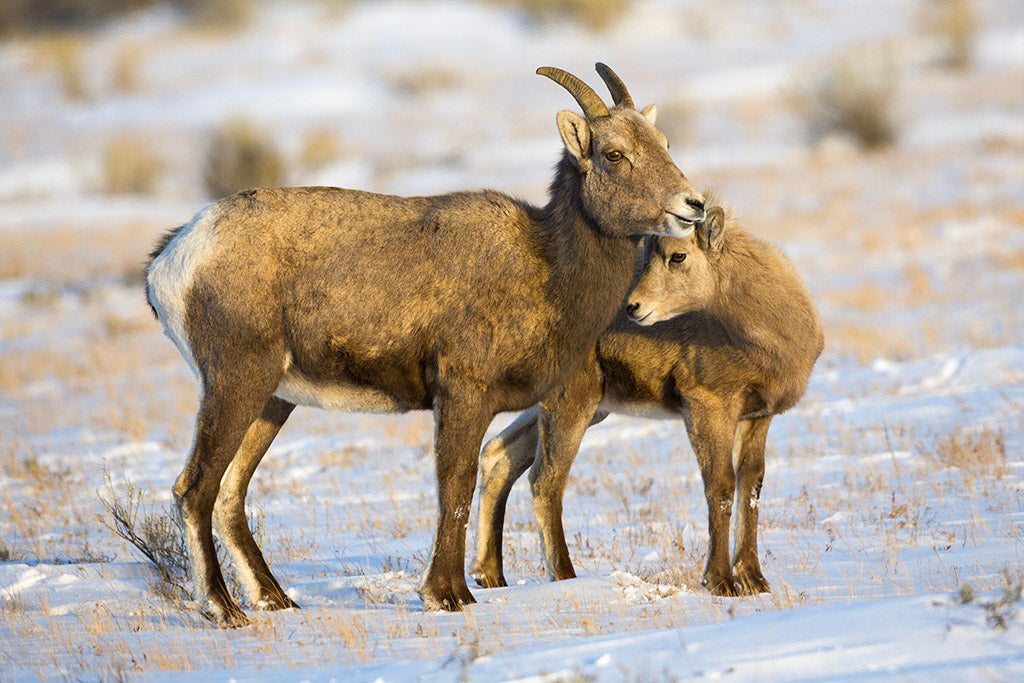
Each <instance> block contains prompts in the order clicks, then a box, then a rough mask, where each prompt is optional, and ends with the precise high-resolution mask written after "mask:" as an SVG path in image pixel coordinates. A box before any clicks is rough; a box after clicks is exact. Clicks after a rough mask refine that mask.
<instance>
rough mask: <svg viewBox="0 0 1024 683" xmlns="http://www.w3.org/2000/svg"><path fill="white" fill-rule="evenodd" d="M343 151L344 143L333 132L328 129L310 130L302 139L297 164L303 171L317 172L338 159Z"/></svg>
mask: <svg viewBox="0 0 1024 683" xmlns="http://www.w3.org/2000/svg"><path fill="white" fill-rule="evenodd" d="M344 151H345V143H344V142H343V141H342V139H341V137H340V136H339V135H338V134H337V133H335V132H334V131H333V130H330V129H329V128H319V129H316V130H311V131H309V132H307V133H306V134H305V135H304V136H303V138H302V149H301V150H300V152H299V163H300V164H302V167H303V168H305V169H308V170H310V171H318V170H320V169H321V168H323V167H324V166H327V165H328V164H330V163H332V162H334V161H337V160H338V159H340V158H341V156H342V154H343V153H344Z"/></svg>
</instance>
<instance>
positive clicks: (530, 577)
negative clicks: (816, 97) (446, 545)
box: [0, 0, 1024, 680]
mask: <svg viewBox="0 0 1024 683" xmlns="http://www.w3.org/2000/svg"><path fill="white" fill-rule="evenodd" d="M936 4H941V3H927V2H910V1H909V0H908V1H901V2H886V1H883V0H863V1H861V2H838V1H833V0H805V1H802V2H779V3H762V2H755V1H754V0H747V1H740V0H736V1H732V2H714V1H712V0H692V1H689V2H670V1H668V0H636V1H635V2H634V3H633V4H632V8H631V10H630V11H629V13H628V14H627V15H626V16H624V17H623V19H622V20H621V21H620V22H619V23H618V25H615V26H613V27H610V28H608V29H606V30H604V31H600V32H593V31H590V30H586V29H583V28H579V27H577V26H575V25H573V24H571V23H569V22H558V21H555V22H542V23H533V22H531V21H528V20H527V19H526V18H525V15H523V14H521V13H519V12H516V11H514V10H510V9H507V8H506V7H504V6H503V5H500V4H496V3H485V2H479V3H477V2H455V1H451V2H441V3H421V2H412V1H411V0H407V1H394V0H389V1H384V2H352V3H347V4H346V3H321V2H309V3H293V4H285V3H274V4H273V6H261V7H260V8H259V9H258V10H257V11H255V12H254V14H253V16H252V17H251V20H250V21H249V22H248V23H247V24H246V25H245V26H244V27H241V28H239V29H236V30H224V29H220V30H211V29H202V30H200V29H195V28H190V27H188V26H187V25H185V24H184V23H183V22H182V21H181V19H180V18H179V17H177V16H176V15H174V14H173V13H171V12H168V11H165V10H159V9H158V10H155V11H146V12H143V13H141V14H138V15H135V16H132V17H128V18H126V19H124V20H121V21H118V22H116V23H114V24H111V25H109V26H107V27H104V28H101V29H98V30H96V31H94V32H91V33H89V34H86V35H82V36H80V37H79V38H78V39H76V40H75V41H74V42H72V43H69V42H68V41H66V40H65V41H56V40H53V39H46V38H16V39H10V40H8V41H7V42H5V43H2V44H0V680H8V679H23V678H32V677H42V678H69V679H87V680H88V679H95V678H102V679H107V678H121V677H136V676H144V677H146V678H154V679H159V678H163V677H166V678H179V677H182V676H195V675H196V674H197V673H198V674H199V675H200V676H201V677H202V678H203V679H225V680H226V679H229V678H233V679H280V680H305V679H310V680H328V679H332V678H336V679H343V680H349V679H353V680H374V679H377V678H381V679H383V680H406V679H419V678H422V679H424V680H456V679H465V678H467V677H468V678H469V679H471V680H502V679H525V680H576V679H578V680H623V679H628V680H634V679H635V680H663V679H673V678H675V679H679V678H683V679H685V678H701V677H705V678H721V677H736V678H738V679H741V680H746V679H754V678H756V679H803V678H808V679H823V680H836V679H844V678H901V679H911V680H932V679H937V678H938V679H953V680H962V679H965V678H982V677H984V678H990V679H994V680H1014V679H1021V678H1022V677H1024V617H1022V616H1021V613H1020V610H1021V608H1022V606H1024V605H1022V603H1021V601H1020V600H1019V599H1014V597H1015V596H1014V590H1015V589H1019V587H1020V585H1021V582H1022V581H1024V569H1022V567H1024V410H1022V406H1024V343H1022V340H1024V308H1022V305H1021V303H1020V292H1021V291H1022V288H1024V161H1022V159H1024V6H1022V5H1021V4H1020V3H1018V2H1014V1H1013V0H1004V1H991V2H980V1H979V2H974V3H973V5H972V6H973V8H974V14H975V17H976V19H977V24H978V26H977V31H976V33H975V34H974V37H975V41H974V46H973V51H972V55H973V61H972V63H971V64H970V65H969V66H968V68H966V69H965V70H956V69H951V68H948V67H946V66H943V65H942V56H943V45H942V43H941V41H938V40H937V39H936V38H935V36H934V34H933V33H931V32H929V30H928V29H927V25H928V23H929V16H930V15H929V11H930V8H931V9H933V8H934V6H935V5H936ZM865 47H866V48H867V49H869V50H871V51H875V52H884V53H885V54H887V55H889V56H890V58H891V60H892V62H893V64H894V65H895V67H894V68H895V70H896V78H895V79H894V81H893V86H892V88H893V91H892V103H893V107H894V117H895V120H896V122H897V130H898V138H897V141H896V143H895V145H894V146H892V147H890V148H886V149H882V150H880V151H874V152H862V151H859V150H858V149H857V148H856V146H855V145H853V144H852V143H850V142H849V141H848V140H846V139H844V138H842V137H837V136H831V137H829V138H827V139H826V140H824V141H822V142H821V143H820V144H817V145H811V144H809V143H808V138H807V131H806V122H805V120H804V119H803V118H802V117H801V114H800V111H801V110H800V108H799V107H794V106H793V104H792V102H793V101H794V99H795V95H794V93H795V92H797V91H798V90H799V89H800V87H801V84H803V83H806V82H807V81H808V80H809V79H811V78H813V77H814V74H816V73H817V72H818V71H819V70H820V68H821V67H822V65H823V64H826V63H827V62H828V60H830V59H832V58H834V57H836V56H838V55H843V54H846V53H847V52H849V51H851V50H858V49H865ZM68 55H71V56H70V57H69V56H68ZM69 60H71V63H72V64H73V65H74V64H77V69H78V71H77V76H75V78H77V79H79V81H80V82H78V83H77V85H76V93H77V94H75V96H72V94H73V93H72V92H70V91H69V86H68V84H67V83H68V81H67V78H68V73H67V70H68V69H69V68H71V67H69V66H68V64H69ZM126 60H127V61H128V63H130V64H131V66H130V70H131V74H132V76H131V77H130V78H128V77H127V76H124V75H123V72H124V70H125V69H128V68H129V67H126V66H124V64H125V62H126ZM598 60H600V61H605V62H607V63H609V64H610V65H611V66H613V67H614V68H615V69H616V70H617V71H618V72H619V74H620V75H621V76H622V77H623V78H624V79H625V80H626V82H627V84H628V85H629V87H630V89H631V92H632V93H633V96H634V98H635V99H636V100H637V102H638V104H641V105H644V104H647V103H649V102H651V101H654V102H656V103H657V104H658V106H659V111H660V115H659V123H660V124H661V125H662V126H663V127H664V129H665V130H666V131H667V132H668V134H669V137H670V140H671V141H672V153H673V155H674V156H675V158H676V160H677V162H678V164H679V166H680V168H682V169H683V170H684V172H686V174H687V175H688V177H690V179H691V180H692V181H694V182H695V183H696V184H698V185H700V186H714V187H715V188H717V190H718V193H719V194H720V196H721V197H722V198H723V200H724V201H725V202H726V203H727V204H729V205H730V206H732V207H733V208H734V209H735V210H736V212H737V213H738V214H739V215H740V216H741V217H742V219H743V220H744V222H745V223H746V225H747V227H748V228H749V229H751V230H753V231H755V232H758V233H760V234H763V235H765V236H766V237H768V238H770V239H773V240H775V241H776V242H778V243H779V244H780V245H781V246H782V247H783V248H784V249H785V250H786V251H787V253H788V254H789V255H790V256H791V258H792V260H793V262H794V264H795V265H796V267H797V269H798V270H799V271H800V272H801V273H802V274H803V275H804V277H805V279H806V280H807V283H808V285H809V287H810V289H811V293H812V295H813V296H814V298H815V300H816V302H817V303H818V305H819V308H820V311H821V315H822V320H823V323H824V325H825V331H826V350H825V353H824V355H823V356H822V358H821V359H820V360H819V363H818V366H817V368H816V371H815V373H814V375H813V376H812V378H811V383H810V386H809V388H808V391H807V394H806V396H805V397H804V399H803V400H802V402H801V403H800V404H799V405H798V406H797V407H796V408H794V409H793V410H792V411H790V412H789V413H787V414H786V415H784V416H781V417H779V418H777V419H776V420H775V421H774V423H773V426H772V431H771V433H770V435H769V453H768V472H767V477H766V483H765V488H764V493H763V500H762V507H761V519H762V528H761V536H760V548H761V555H762V562H763V565H764V569H765V574H766V576H767V578H768V580H769V581H770V582H771V584H772V587H773V592H772V593H771V594H768V595H762V596H756V597H749V598H738V599H723V598H717V597H712V596H710V595H708V594H707V593H705V592H704V591H703V590H702V589H701V588H700V586H699V576H700V570H701V567H702V563H703V553H704V550H705V546H706V541H705V537H706V516H705V511H704V502H703V495H702V491H701V485H700V477H699V474H698V472H697V468H696V463H695V462H694V460H693V456H692V452H691V451H690V448H689V445H688V443H687V441H686V438H685V431H684V429H683V426H682V424H681V423H675V422H671V421H644V420H635V419H627V418H622V417H612V418H610V419H608V420H606V421H605V422H603V423H601V424H600V425H597V426H595V427H594V428H592V429H591V430H590V431H589V432H588V434H587V436H586V438H585V439H584V443H583V446H582V449H581V452H580V454H579V456H578V457H577V460H576V464H575V466H574V469H573V473H572V481H571V483H570V487H569V490H568V493H567V502H566V515H565V521H566V528H567V532H568V535H569V539H568V540H569V544H570V552H571V554H572V556H573V559H574V561H575V563H576V568H577V572H578V573H579V575H580V578H579V579H576V580H574V581H568V582H561V583H549V582H547V580H546V578H545V576H544V571H543V565H542V562H541V557H540V550H539V544H538V541H537V534H536V526H535V524H534V522H533V515H532V509H531V503H530V500H529V494H528V491H527V490H526V488H525V486H524V485H522V484H521V485H519V486H517V488H516V489H515V490H514V491H513V493H512V497H511V499H510V503H509V511H508V517H507V519H506V575H507V576H508V578H509V580H510V583H512V584H514V585H511V586H510V587H508V588H502V589H488V590H485V589H475V590H474V594H475V596H476V597H477V599H478V600H479V603H478V604H477V605H474V606H472V607H470V608H468V609H466V610H465V611H464V612H462V613H458V614H438V613H424V612H423V611H422V604H421V601H420V599H419V598H418V596H417V594H416V590H415V589H416V585H417V582H418V579H419V575H420V573H421V571H422V569H423V566H424V563H425V560H426V556H427V553H428V552H429V546H430V536H431V533H432V530H433V524H434V502H433V501H434V495H435V494H434V485H433V481H434V477H433V464H432V461H431V457H430V445H431V444H430V440H431V433H432V427H431V421H430V416H429V415H425V414H412V415H405V416H398V417H394V416H366V415H346V414H332V413H324V412H316V411H312V410H308V409H306V410H299V411H296V414H295V415H294V416H293V417H292V419H291V420H290V422H289V423H288V425H287V426H286V427H285V429H284V431H283V432H282V434H281V435H280V437H279V438H278V440H277V442H275V444H274V446H273V447H272V449H271V451H270V453H269V454H268V456H267V458H266V460H265V461H264V463H263V465H262V466H261V469H260V470H259V472H258V473H257V475H256V478H255V479H254V482H253V485H252V487H251V501H250V504H251V511H252V517H253V520H254V522H255V523H258V524H259V525H260V528H261V535H262V539H263V545H264V547H265V549H266V551H267V554H268V556H269V558H270V560H271V562H272V564H273V566H274V568H275V571H276V573H277V574H278V576H279V578H281V580H282V583H283V584H284V585H285V586H286V588H287V589H288V591H289V594H290V595H292V597H293V598H294V599H295V600H296V601H298V602H299V603H300V604H301V605H302V606H303V609H302V610H299V611H289V612H279V613H271V614H261V613H259V612H255V611H252V610H249V614H250V615H251V616H252V617H253V619H254V622H255V623H254V625H253V626H251V627H249V628H246V629H241V630H238V631H220V630H216V629H214V628H212V627H211V626H210V625H209V624H208V623H206V622H205V621H204V620H203V619H202V618H201V617H199V616H198V614H197V613H196V612H195V611H194V610H192V609H190V608H189V606H188V605H182V604H181V603H180V602H175V601H174V600H169V599H166V598H164V597H161V595H160V593H159V592H158V590H156V589H157V588H158V584H159V580H158V578H157V575H156V573H155V572H154V571H153V569H152V568H151V566H150V565H149V564H148V563H146V562H145V561H144V560H143V559H142V558H141V557H140V556H139V555H138V554H137V553H136V552H135V551H134V550H133V549H132V548H131V547H130V546H128V545H127V544H125V543H124V542H123V541H121V540H120V539H118V538H117V537H116V536H115V535H114V534H113V533H112V532H111V531H110V529H109V528H108V526H107V525H109V524H112V523H113V521H112V519H111V518H110V515H109V514H108V511H107V510H106V508H105V506H104V504H103V502H102V499H103V498H105V499H106V500H108V501H109V500H112V499H114V500H121V501H124V500H127V498H128V495H129V491H131V490H135V491H138V492H140V495H141V497H142V511H141V513H142V514H143V515H154V516H160V515H162V514H164V512H165V511H166V510H167V509H168V506H169V504H170V486H171V483H172V482H173V480H174V478H175V477H176V476H177V474H178V472H179V471H180V468H181V466H182V464H183V462H184V451H185V450H186V449H187V448H188V445H189V443H190V441H191V428H192V421H193V418H194V414H195V409H196V387H195V383H194V381H193V379H192V377H191V375H190V373H189V371H188V368H187V366H186V364H185V363H184V362H183V361H182V360H181V359H180V357H179V356H178V355H177V352H176V351H175V349H174V347H173V345H172V344H171V343H170V342H169V341H167V340H166V339H165V338H164V337H163V336H162V334H161V331H160V328H159V326H158V325H157V323H155V322H154V321H153V320H152V317H151V315H150V312H149V310H148V308H147V307H146V305H145V302H144V298H143V294H142V287H141V279H140V277H139V274H138V271H139V267H140V264H141V263H142V261H143V260H144V258H145V254H146V253H147V252H148V250H149V248H150V247H151V245H152V243H153V242H154V241H155V240H156V238H157V236H158V235H159V234H161V233H162V232H163V231H164V230H166V229H167V228H169V227H173V226H175V225H178V224H180V223H181V222H183V221H185V220H187V219H188V217H189V216H190V215H191V214H192V213H194V212H195V211H196V210H197V209H198V208H200V207H201V206H202V205H203V204H204V203H205V202H206V201H208V198H207V197H206V196H205V195H204V192H203V188H202V183H201V179H202V164H203V156H204V153H205V149H206V144H207V141H208V139H209V136H210V134H211V132H212V130H213V129H214V128H216V127H218V126H220V125H221V124H222V123H223V122H224V121H226V120H229V119H232V118H235V117H238V116H244V117H246V118H248V119H249V120H251V121H253V122H255V123H257V124H258V125H259V126H261V127H262V129H263V130H264V131H265V134H266V135H267V137H268V139H272V140H273V141H274V142H275V143H276V144H277V145H278V147H279V148H280V149H281V151H282V153H283V155H284V158H285V160H286V163H287V166H288V170H289V176H288V182H292V183H296V184H314V183H325V184H338V185H345V186H349V187H358V188H364V189H370V190H374V191H382V192H393V193H402V194H413V193H434V192H443V191H448V190H453V189H460V188H472V187H483V186H489V187H495V188H498V189H502V190H506V191H509V192H513V193H517V194H519V195H521V196H524V197H526V198H528V199H531V200H533V201H537V202H542V201H543V199H544V188H545V186H546V183H547V180H548V178H549V174H550V168H551V166H552V165H553V163H554V161H555V160H556V159H557V155H558V151H559V147H560V142H559V139H558V135H557V132H556V130H555V126H554V115H555V113H556V112H557V111H558V110H559V109H564V108H570V107H573V106H574V104H573V102H572V101H571V99H570V98H569V97H568V95H567V94H566V93H565V92H564V91H563V90H562V89H560V88H558V87H557V86H554V85H553V84H551V83H550V82H549V81H547V80H545V79H542V78H539V77H537V76H535V75H534V74H533V72H534V69H535V68H536V67H537V66H540V65H544V64H551V65H555V66H560V67H563V68H566V69H568V70H570V71H573V72H574V73H576V74H578V75H579V76H581V77H583V78H585V79H586V80H588V81H589V82H591V83H593V84H595V85H596V84H597V83H599V82H600V81H599V79H598V78H597V76H596V74H594V72H593V70H592V64H593V62H595V61H598ZM62 65H63V66H62ZM119 73H122V75H121V76H118V74H119ZM62 75H63V76H62ZM324 131H327V132H328V133H330V135H331V136H332V137H333V139H334V140H335V141H336V142H337V143H338V145H337V146H338V153H337V155H336V158H334V159H333V160H331V161H330V163H327V164H325V165H322V166H319V167H318V168H316V169H314V168H312V167H311V166H310V165H308V164H305V163H304V162H303V160H302V159H303V147H304V145H305V144H306V143H307V139H308V136H309V135H310V134H311V133H314V132H316V133H323V132H324ZM117 136H130V137H133V138H134V139H136V140H141V141H142V144H143V145H144V147H145V149H147V150H148V151H150V152H151V153H152V154H153V155H154V156H155V157H156V158H157V159H158V160H159V162H160V173H159V175H158V177H157V179H156V181H155V184H154V186H153V188H152V191H151V192H150V193H148V194H146V195H140V196H130V195H117V194H111V193H109V192H106V191H105V189H104V180H103V177H104V176H103V172H104V164H105V163H106V162H105V161H104V155H105V153H106V151H107V149H108V145H109V143H110V141H111V140H112V139H114V138H115V137H117ZM508 420H509V416H502V417H499V418H498V420H496V423H495V425H494V426H493V427H492V430H491V432H490V433H491V434H494V433H496V432H497V430H498V429H500V427H501V426H502V425H504V424H507V422H508ZM472 534H473V532H472V529H471V531H470V536H471V538H470V541H469V545H470V547H472V540H473V539H472ZM467 561H468V558H467Z"/></svg>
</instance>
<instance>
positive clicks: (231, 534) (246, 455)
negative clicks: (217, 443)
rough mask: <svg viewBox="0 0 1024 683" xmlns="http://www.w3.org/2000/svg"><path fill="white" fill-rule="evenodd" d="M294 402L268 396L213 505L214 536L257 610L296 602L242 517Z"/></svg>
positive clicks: (295, 605)
mask: <svg viewBox="0 0 1024 683" xmlns="http://www.w3.org/2000/svg"><path fill="white" fill-rule="evenodd" d="M294 408H295V405H294V404H292V403H288V402H287V401H284V400H282V399H279V398H275V397H271V399H270V400H269V401H267V403H266V404H265V405H264V406H263V412H262V413H261V414H260V416H259V417H258V418H257V419H256V421H255V422H253V423H252V425H251V426H250V427H249V430H248V431H247V432H246V433H245V438H244V439H243V440H242V445H241V446H239V448H238V452H237V453H236V454H235V457H234V459H233V460H232V461H231V464H230V465H229V466H228V469H227V471H226V472H225V473H224V477H223V479H222V480H221V485H220V493H219V494H218V496H217V502H216V504H215V505H214V508H213V521H214V524H215V525H216V527H217V535H218V536H220V539H221V541H222V542H223V543H224V545H225V546H226V547H227V549H228V552H230V553H231V556H232V558H233V559H234V562H235V570H236V571H237V573H238V577H239V579H240V581H241V583H242V586H243V587H244V588H245V591H246V593H247V595H248V598H249V601H250V602H251V603H252V605H253V606H254V607H256V608H257V609H265V610H278V609H285V608H288V607H298V605H297V604H296V603H295V602H294V601H293V600H292V599H291V598H290V597H288V595H287V594H285V592H284V590H283V589H282V588H281V585H280V584H279V583H278V582H277V579H275V578H274V575H273V574H272V573H271V572H270V567H269V566H268V565H267V561H266V559H265V558H264V556H263V552H262V551H261V550H260V547H259V545H257V544H256V541H255V539H253V536H252V531H250V529H249V524H248V520H247V519H246V516H245V495H246V491H247V490H248V488H249V481H250V480H251V479H252V476H253V473H254V472H255V471H256V468H257V467H258V466H259V464H260V461H261V460H262V459H263V456H264V455H265V454H266V452H267V449H268V448H270V444H271V442H273V440H274V438H275V437H276V436H277V434H278V432H279V431H280V430H281V427H282V426H283V425H284V423H285V421H286V420H287V419H288V416H289V415H291V412H292V410H293V409H294Z"/></svg>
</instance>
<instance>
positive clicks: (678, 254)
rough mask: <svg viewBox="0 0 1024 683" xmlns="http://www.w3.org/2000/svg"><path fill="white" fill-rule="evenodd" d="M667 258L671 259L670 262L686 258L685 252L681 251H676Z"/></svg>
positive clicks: (679, 261) (680, 261) (677, 261)
mask: <svg viewBox="0 0 1024 683" xmlns="http://www.w3.org/2000/svg"><path fill="white" fill-rule="evenodd" d="M668 260H669V261H671V262H672V263H682V262H683V261H685V260H686V253H685V252H682V251H677V252H675V253H674V254H672V255H671V256H669V257H668Z"/></svg>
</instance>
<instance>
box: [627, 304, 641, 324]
mask: <svg viewBox="0 0 1024 683" xmlns="http://www.w3.org/2000/svg"><path fill="white" fill-rule="evenodd" d="M638 310H640V302H639V301H634V302H632V303H628V304H626V315H628V316H629V317H630V318H633V319H634V320H635V319H636V312H637V311H638Z"/></svg>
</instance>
